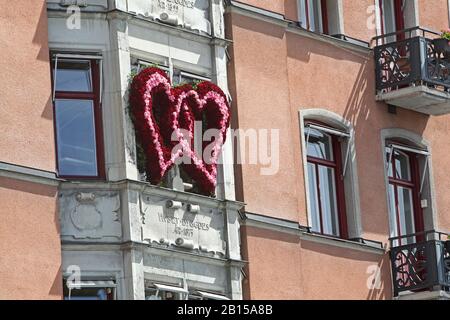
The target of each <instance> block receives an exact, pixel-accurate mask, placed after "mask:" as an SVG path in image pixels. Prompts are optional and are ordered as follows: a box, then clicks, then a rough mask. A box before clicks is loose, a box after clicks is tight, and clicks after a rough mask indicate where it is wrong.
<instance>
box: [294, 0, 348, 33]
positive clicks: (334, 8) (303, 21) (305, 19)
mask: <svg viewBox="0 0 450 320" xmlns="http://www.w3.org/2000/svg"><path fill="white" fill-rule="evenodd" d="M339 5H340V2H339V1H336V0H298V16H299V21H300V25H301V26H302V28H305V29H307V30H309V31H313V32H317V33H323V34H329V35H339V34H341V33H342V30H341V29H342V28H341V26H340V24H341V19H342V18H341V16H340V10H339Z"/></svg>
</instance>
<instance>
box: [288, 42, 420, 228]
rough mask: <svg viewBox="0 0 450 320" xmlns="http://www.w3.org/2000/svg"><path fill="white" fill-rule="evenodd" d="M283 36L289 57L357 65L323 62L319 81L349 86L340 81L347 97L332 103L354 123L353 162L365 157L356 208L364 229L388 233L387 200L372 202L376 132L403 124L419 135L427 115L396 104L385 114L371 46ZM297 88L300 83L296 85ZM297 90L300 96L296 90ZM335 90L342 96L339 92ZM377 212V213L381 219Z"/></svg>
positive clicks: (381, 189) (380, 171)
mask: <svg viewBox="0 0 450 320" xmlns="http://www.w3.org/2000/svg"><path fill="white" fill-rule="evenodd" d="M287 37H288V41H287V50H288V58H291V59H294V60H298V61H301V62H303V63H304V64H308V63H310V62H311V59H312V57H313V56H319V57H325V58H326V59H321V60H320V61H324V63H327V65H328V66H333V65H336V66H338V65H339V63H340V62H341V61H343V62H344V61H345V62H346V63H349V62H350V63H351V64H352V65H354V66H357V67H358V69H357V70H358V71H357V72H355V73H353V72H352V74H351V75H348V74H347V75H345V79H343V77H342V74H340V72H342V70H343V69H342V68H338V67H337V68H336V70H333V68H329V69H325V67H324V69H325V70H327V71H326V72H327V78H326V79H325V80H324V82H323V83H322V85H326V86H327V87H333V86H334V85H337V84H339V82H338V81H341V80H339V79H343V80H342V81H346V82H348V84H349V85H348V87H342V86H341V89H343V90H346V92H345V93H344V94H346V98H345V100H343V101H342V102H340V103H342V104H343V105H342V106H332V107H333V108H332V109H334V110H336V109H338V110H339V111H336V112H338V113H341V115H342V116H343V117H344V118H345V119H347V120H348V121H350V122H351V124H352V125H353V127H354V129H355V145H356V149H357V150H356V154H357V157H358V158H357V162H358V165H359V166H361V164H362V163H364V168H365V170H364V171H360V174H359V175H358V179H359V185H360V186H364V187H360V196H361V198H360V199H361V209H362V211H363V212H367V213H369V214H368V215H367V214H366V215H363V220H362V223H363V230H364V232H365V233H369V234H381V235H385V234H388V230H389V229H388V228H389V226H388V215H387V214H386V213H387V212H388V207H387V202H386V201H383V202H381V203H380V204H379V205H378V206H374V205H373V200H374V193H373V192H374V190H375V191H376V195H377V196H378V195H381V197H382V198H380V199H384V198H385V196H384V194H385V181H384V167H383V165H382V164H383V161H384V160H383V154H382V152H381V140H380V139H381V136H380V132H381V130H382V129H384V128H405V129H408V130H411V131H414V132H416V133H417V134H419V135H422V134H423V132H424V130H425V128H426V127H427V124H428V120H429V117H426V116H423V115H421V114H419V113H416V112H413V111H408V110H404V109H402V108H397V114H390V113H388V108H387V105H386V104H385V103H382V102H377V101H376V87H375V62H374V57H373V54H372V52H371V51H367V52H361V51H356V50H354V49H348V48H344V47H337V45H333V44H327V43H323V42H319V41H317V40H314V39H309V38H306V37H300V36H297V35H293V34H292V35H291V34H288V35H287ZM327 60H328V61H327ZM319 67H320V66H319ZM353 70H355V69H353ZM308 71H309V70H308ZM334 79H336V80H334ZM315 81H317V79H315ZM316 85H317V83H312V84H311V87H310V88H309V90H314V86H316ZM302 89H304V88H298V89H296V90H302ZM306 90H308V88H307V89H306ZM327 93H328V91H327ZM330 94H333V91H330ZM297 95H300V96H301V92H300V93H297ZM339 95H340V96H341V97H342V92H340V93H339ZM323 100H324V101H328V102H327V103H330V101H334V100H333V99H332V98H330V97H324V99H323ZM319 101H320V100H319ZM344 103H345V105H344ZM317 107H321V108H328V107H330V106H327V105H323V104H322V105H320V106H317ZM336 107H340V108H336ZM340 110H342V111H340ZM367 190H370V191H367ZM375 210H376V211H375ZM378 217H382V219H383V220H380V219H378ZM375 220H377V221H375Z"/></svg>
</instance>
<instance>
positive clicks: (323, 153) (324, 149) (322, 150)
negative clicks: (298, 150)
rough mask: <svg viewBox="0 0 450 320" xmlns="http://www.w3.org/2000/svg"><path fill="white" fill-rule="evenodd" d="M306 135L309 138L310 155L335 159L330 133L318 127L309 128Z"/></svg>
mask: <svg viewBox="0 0 450 320" xmlns="http://www.w3.org/2000/svg"><path fill="white" fill-rule="evenodd" d="M308 132H309V137H308ZM305 137H306V138H305V139H308V140H307V143H308V156H310V157H315V158H320V159H324V160H330V161H333V160H334V159H333V146H332V139H331V136H330V135H328V134H325V133H323V132H321V131H319V130H316V129H311V128H307V129H306V135H305Z"/></svg>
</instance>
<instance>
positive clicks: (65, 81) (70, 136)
mask: <svg viewBox="0 0 450 320" xmlns="http://www.w3.org/2000/svg"><path fill="white" fill-rule="evenodd" d="M52 71H53V72H52V75H53V105H54V114H55V117H54V119H55V131H56V133H55V139H56V148H57V168H58V175H59V176H60V177H64V178H69V179H70V178H74V179H85V178H100V179H103V178H104V159H103V157H104V156H103V133H102V112H101V94H100V92H101V79H100V74H101V58H100V57H97V56H87V55H86V56H83V55H69V54H56V55H54V58H53V60H52Z"/></svg>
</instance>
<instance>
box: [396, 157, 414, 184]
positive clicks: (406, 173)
mask: <svg viewBox="0 0 450 320" xmlns="http://www.w3.org/2000/svg"><path fill="white" fill-rule="evenodd" d="M393 156H394V161H395V177H396V178H397V179H401V180H406V181H411V169H410V165H409V157H408V155H406V154H405V153H403V152H400V151H397V150H395V151H394V155H393Z"/></svg>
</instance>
